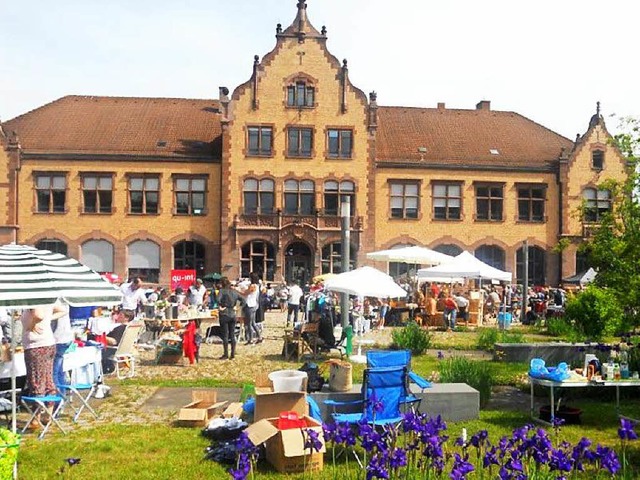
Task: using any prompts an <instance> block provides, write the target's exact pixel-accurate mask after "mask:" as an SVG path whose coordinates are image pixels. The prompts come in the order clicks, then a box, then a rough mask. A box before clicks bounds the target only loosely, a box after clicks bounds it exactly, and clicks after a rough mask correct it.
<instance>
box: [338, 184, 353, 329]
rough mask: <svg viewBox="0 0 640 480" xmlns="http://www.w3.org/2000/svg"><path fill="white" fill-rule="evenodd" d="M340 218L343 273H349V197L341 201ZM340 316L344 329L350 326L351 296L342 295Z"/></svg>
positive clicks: (342, 198) (346, 196)
mask: <svg viewBox="0 0 640 480" xmlns="http://www.w3.org/2000/svg"><path fill="white" fill-rule="evenodd" d="M340 218H341V231H342V238H341V241H342V265H341V266H342V272H343V273H344V272H348V271H349V268H350V263H351V258H350V256H351V231H350V227H351V225H350V223H351V199H350V197H349V196H348V195H343V196H342V197H341V199H340ZM340 316H341V318H342V328H343V329H344V328H346V327H347V325H349V294H348V293H343V294H342V295H340Z"/></svg>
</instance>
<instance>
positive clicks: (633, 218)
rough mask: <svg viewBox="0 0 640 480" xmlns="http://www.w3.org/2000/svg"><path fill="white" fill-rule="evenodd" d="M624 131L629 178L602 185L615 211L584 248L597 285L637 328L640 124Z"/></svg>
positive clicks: (620, 141)
mask: <svg viewBox="0 0 640 480" xmlns="http://www.w3.org/2000/svg"><path fill="white" fill-rule="evenodd" d="M623 127H624V130H623V133H620V134H618V135H616V136H615V137H614V138H613V142H614V143H615V145H616V146H617V147H618V149H619V150H620V152H621V153H622V154H623V155H624V156H625V157H626V158H627V160H628V161H629V175H628V177H627V179H626V180H625V181H623V182H617V181H612V180H607V181H605V182H603V183H602V184H601V185H600V188H606V189H608V190H610V192H611V199H612V208H611V210H610V212H609V213H607V214H605V215H603V217H602V219H601V221H600V224H599V226H598V227H597V228H596V230H595V232H594V235H593V236H592V237H591V238H590V240H589V241H587V242H586V243H585V244H584V245H583V246H582V247H581V248H582V250H583V251H584V252H586V253H587V255H588V258H589V262H590V264H591V266H592V267H594V268H595V269H596V270H597V272H598V275H597V276H596V279H595V283H596V285H597V286H599V287H603V288H608V289H610V290H611V291H612V293H613V294H614V295H615V297H616V300H617V302H618V303H619V305H620V306H621V307H622V309H623V311H624V314H625V317H626V321H627V322H626V323H630V324H631V325H633V326H637V325H640V202H639V201H638V193H639V192H640V175H639V173H638V152H639V151H640V121H639V120H638V119H633V118H627V119H623ZM583 213H584V207H583Z"/></svg>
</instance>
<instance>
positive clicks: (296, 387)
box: [269, 370, 307, 392]
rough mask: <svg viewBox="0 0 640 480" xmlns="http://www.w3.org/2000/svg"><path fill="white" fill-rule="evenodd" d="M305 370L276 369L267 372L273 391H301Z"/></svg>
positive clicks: (302, 389) (305, 374) (305, 375)
mask: <svg viewBox="0 0 640 480" xmlns="http://www.w3.org/2000/svg"><path fill="white" fill-rule="evenodd" d="M306 378H307V372H301V371H300V370H276V371H275V372H271V373H270V374H269V380H271V381H272V382H273V391H274V392H303V391H304V390H305V389H304V384H305V379H306Z"/></svg>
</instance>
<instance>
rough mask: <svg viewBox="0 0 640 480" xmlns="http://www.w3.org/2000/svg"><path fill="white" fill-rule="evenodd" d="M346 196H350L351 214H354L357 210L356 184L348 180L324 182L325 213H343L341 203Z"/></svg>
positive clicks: (334, 214)
mask: <svg viewBox="0 0 640 480" xmlns="http://www.w3.org/2000/svg"><path fill="white" fill-rule="evenodd" d="M345 197H349V209H350V215H351V216H353V215H355V211H356V195H355V184H354V183H353V182H351V181H348V180H345V181H342V182H337V181H335V180H327V181H326V182H324V214H325V215H332V216H336V215H341V211H340V208H341V203H342V200H343V199H344V198H345Z"/></svg>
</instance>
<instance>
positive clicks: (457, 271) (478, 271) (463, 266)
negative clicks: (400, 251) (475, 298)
mask: <svg viewBox="0 0 640 480" xmlns="http://www.w3.org/2000/svg"><path fill="white" fill-rule="evenodd" d="M460 277H463V278H479V279H483V280H500V281H503V282H511V273H510V272H503V271H502V270H498V269H497V268H494V267H492V266H491V265H487V264H486V263H484V262H482V261H480V260H478V259H477V258H476V257H474V256H473V255H472V254H471V253H469V252H466V251H465V252H462V253H461V254H460V255H458V256H457V257H455V258H454V259H453V260H452V261H451V262H449V263H444V264H442V265H438V266H437V267H431V268H421V269H420V270H418V278H425V279H430V278H440V279H441V278H460Z"/></svg>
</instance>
